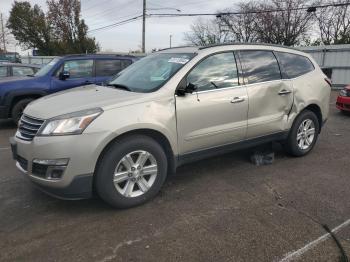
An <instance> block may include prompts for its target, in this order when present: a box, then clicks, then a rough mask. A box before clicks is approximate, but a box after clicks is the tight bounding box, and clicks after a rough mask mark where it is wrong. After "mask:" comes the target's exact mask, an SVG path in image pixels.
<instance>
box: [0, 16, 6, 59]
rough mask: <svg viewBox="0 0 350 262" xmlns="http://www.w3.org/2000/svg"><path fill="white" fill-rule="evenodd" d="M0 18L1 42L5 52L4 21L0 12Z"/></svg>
mask: <svg viewBox="0 0 350 262" xmlns="http://www.w3.org/2000/svg"><path fill="white" fill-rule="evenodd" d="M0 20H1V32H2V36H1V37H2V42H3V47H4V53H6V41H5V30H4V21H3V17H2V13H1V14H0Z"/></svg>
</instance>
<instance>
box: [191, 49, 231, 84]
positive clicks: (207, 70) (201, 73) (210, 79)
mask: <svg viewBox="0 0 350 262" xmlns="http://www.w3.org/2000/svg"><path fill="white" fill-rule="evenodd" d="M187 82H188V83H192V84H194V85H196V86H197V88H198V91H204V90H210V89H216V88H225V87H233V86H237V85H238V74H237V67H236V61H235V58H234V55H233V53H231V52H230V53H221V54H216V55H212V56H209V57H208V58H206V59H204V60H203V61H202V62H200V63H199V64H198V65H196V67H195V68H194V69H193V70H192V71H191V72H190V73H189V74H188V76H187Z"/></svg>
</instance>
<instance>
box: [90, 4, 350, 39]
mask: <svg viewBox="0 0 350 262" xmlns="http://www.w3.org/2000/svg"><path fill="white" fill-rule="evenodd" d="M349 5H350V3H338V4H326V5H314V6H303V7H295V8H289V9H271V10H252V11H246V12H217V13H187V14H174V13H163V14H147V17H184V16H192V17H194V16H217V17H220V16H223V15H244V14H261V13H273V12H285V11H288V10H292V11H296V10H307V11H309V12H314V11H315V10H316V9H317V8H327V7H332V6H333V7H342V6H349ZM141 17H143V15H138V16H135V17H132V18H129V19H126V20H122V21H119V22H116V23H113V24H110V25H106V26H102V27H99V28H95V29H92V30H89V31H88V32H89V33H90V32H96V31H100V30H103V29H108V28H111V27H116V26H121V25H123V24H126V23H129V22H132V21H135V20H137V19H140V18H141Z"/></svg>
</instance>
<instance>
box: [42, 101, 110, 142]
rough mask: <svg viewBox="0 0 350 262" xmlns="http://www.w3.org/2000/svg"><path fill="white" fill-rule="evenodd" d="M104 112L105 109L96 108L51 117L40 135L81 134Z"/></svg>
mask: <svg viewBox="0 0 350 262" xmlns="http://www.w3.org/2000/svg"><path fill="white" fill-rule="evenodd" d="M102 112H103V110H102V109H101V108H94V109H89V110H84V111H79V112H74V113H71V114H67V115H62V116H58V117H55V118H52V119H49V120H47V121H46V123H45V124H44V126H43V127H42V128H41V129H40V130H39V132H38V135H42V136H59V135H77V134H81V133H83V131H84V130H85V128H87V127H88V126H89V125H90V123H91V122H92V121H94V119H95V118H96V117H98V116H99V115H100V114H101V113H102Z"/></svg>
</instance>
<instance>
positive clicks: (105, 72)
mask: <svg viewBox="0 0 350 262" xmlns="http://www.w3.org/2000/svg"><path fill="white" fill-rule="evenodd" d="M125 61H128V62H130V63H126V62H125ZM130 64H131V61H130V60H117V59H114V60H96V76H112V75H115V74H117V73H119V72H120V71H122V70H123V69H124V68H126V67H127V66H128V65H130Z"/></svg>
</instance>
